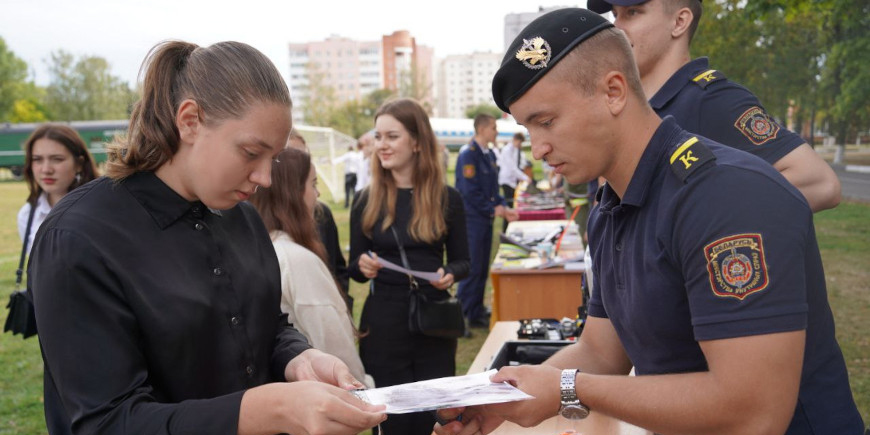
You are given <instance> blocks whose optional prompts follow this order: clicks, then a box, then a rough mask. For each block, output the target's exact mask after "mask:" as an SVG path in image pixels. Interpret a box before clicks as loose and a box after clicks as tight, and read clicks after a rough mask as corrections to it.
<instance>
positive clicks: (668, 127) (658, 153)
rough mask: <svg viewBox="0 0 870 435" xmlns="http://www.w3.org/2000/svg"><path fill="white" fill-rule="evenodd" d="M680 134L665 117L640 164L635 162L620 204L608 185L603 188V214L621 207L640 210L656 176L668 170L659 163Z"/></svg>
mask: <svg viewBox="0 0 870 435" xmlns="http://www.w3.org/2000/svg"><path fill="white" fill-rule="evenodd" d="M682 131H683V130H682V129H680V127H679V126H678V125H677V123H676V121H674V117H672V116H666V117H665V118H664V119H663V120H662V123H661V124H659V127H658V128H657V129H656V131H655V133H653V135H652V138H651V139H650V141H649V143H648V144H647V146H646V148H645V149H644V151H643V154H642V155H641V157H640V161H638V162H637V168H635V170H634V174H632V176H631V181H629V182H628V189H626V191H625V197H624V198H622V199H621V200H620V198H619V197H618V196H617V195H616V192H614V191H613V188H611V187H610V184H609V183H608V184H606V185H605V187H604V189H603V190H604V191H603V192H602V193H601V202H602V204H601V207H602V210H603V211H610V210H612V209H614V208H615V207H617V206H620V205H623V206H625V205H630V206H635V207H641V206H643V205H644V203H645V202H646V198H647V196H648V195H649V191H650V188H651V187H653V185H655V184H656V181H655V179H656V177H657V176H658V174H659V172H660V171H662V170H664V169H666V168H667V165H666V164H663V163H662V162H663V161H664V160H663V159H664V156H665V155H666V154H667V151H668V150H669V149H670V148H672V147H673V145H674V144H675V143H676V141H677V140H678V139H679V137H680V132H682Z"/></svg>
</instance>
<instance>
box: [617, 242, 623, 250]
mask: <svg viewBox="0 0 870 435" xmlns="http://www.w3.org/2000/svg"><path fill="white" fill-rule="evenodd" d="M616 250H617V251H622V243H617V244H616Z"/></svg>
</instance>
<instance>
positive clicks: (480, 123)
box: [474, 113, 495, 133]
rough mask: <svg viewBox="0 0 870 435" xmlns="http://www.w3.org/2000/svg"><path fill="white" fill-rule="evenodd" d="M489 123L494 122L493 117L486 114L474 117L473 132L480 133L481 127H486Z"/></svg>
mask: <svg viewBox="0 0 870 435" xmlns="http://www.w3.org/2000/svg"><path fill="white" fill-rule="evenodd" d="M490 122H495V117H494V116H492V115H490V114H487V113H479V114H478V115H477V116H475V117H474V132H475V133H477V132H478V131H480V129H481V127H486V126H488V125H489V123H490Z"/></svg>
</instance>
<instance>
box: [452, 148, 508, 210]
mask: <svg viewBox="0 0 870 435" xmlns="http://www.w3.org/2000/svg"><path fill="white" fill-rule="evenodd" d="M456 190H458V191H459V193H461V194H462V200H463V202H464V203H465V215H466V218H467V219H468V220H469V221H481V220H485V221H492V219H493V217H495V208H496V207H497V206H499V205H506V203H505V200H504V198H503V197H502V196H501V194H499V191H498V165H497V164H496V162H495V155H494V154H493V153H492V152H491V151H486V152H484V151H483V150H482V149H481V146H480V145H479V144H478V143H477V142H476V141H475V140H474V139H472V140H471V143H470V144H468V146H467V147H463V148H462V151H460V152H459V157H458V158H457V159H456Z"/></svg>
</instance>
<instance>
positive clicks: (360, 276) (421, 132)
mask: <svg viewBox="0 0 870 435" xmlns="http://www.w3.org/2000/svg"><path fill="white" fill-rule="evenodd" d="M374 145H375V147H374V156H373V159H372V168H371V172H372V178H371V184H370V185H369V186H368V187H367V188H366V189H365V190H363V191H361V192H360V193H359V194H358V195H357V198H356V199H355V200H354V202H353V208H352V210H351V217H350V224H351V229H350V238H351V242H350V258H351V263H350V265H349V272H350V276H351V278H353V279H354V280H356V281H359V282H365V281H368V280H371V287H370V288H371V291H370V294H369V297H368V298H367V299H366V302H365V306H364V307H363V313H362V318H361V321H360V332H361V333H363V334H365V335H364V336H363V338H361V339H360V356H361V357H362V361H363V364H364V365H365V368H366V372H367V373H369V374H371V375H372V376H373V377H374V379H375V383H376V384H377V386H378V387H387V386H391V385H397V384H403V383H407V382H415V381H421V380H426V379H433V378H438V377H444V376H453V375H454V374H455V371H456V364H455V355H456V339H455V338H442V337H431V336H426V335H422V334H417V333H412V332H411V330H410V328H409V326H408V311H409V306H410V294H411V289H410V288H409V287H410V285H409V278H408V275H405V274H402V273H399V272H396V271H393V270H387V269H382V266H381V264H380V263H378V258H383V259H385V260H388V261H390V262H392V263H395V264H398V265H403V266H404V267H405V268H407V269H411V270H415V271H421V272H437V273H438V276H439V277H440V278H439V279H438V280H433V281H429V282H426V281H424V280H422V279H416V282H417V283H418V285H419V289H420V291H422V292H423V294H424V295H426V296H427V297H429V298H430V299H446V298H448V297H449V296H450V295H449V293H448V292H447V291H446V290H448V289H449V288H450V287H451V286H452V285H453V284H454V283H455V282H456V281H459V280H461V279H463V278H465V276H467V275H468V271H469V268H470V263H469V257H468V244H467V241H466V235H465V210H464V208H463V205H462V197H461V196H460V195H459V192H457V191H456V190H455V189H453V188H452V187H449V186H447V185H445V184H444V173H443V168H442V166H441V162H440V159H439V154H438V144H437V142H436V139H435V135H434V133H433V132H432V126H431V125H430V124H429V117H428V116H427V115H426V112H425V111H424V110H423V108H422V107H420V105H419V104H418V103H417V102H415V101H413V100H409V99H400V100H394V101H391V102H387V103H385V104H384V105H383V106H381V108H380V109H378V112H377V114H376V115H375V144H374ZM402 250H404V252H405V257H406V258H405V260H406V261H403V259H402V255H401V251H402ZM445 250H446V253H447V264H446V265H445V264H443V262H444V254H445ZM369 252H371V254H369ZM434 423H435V420H434V418H433V417H432V416H431V414H428V413H415V414H404V415H393V416H390V418H389V419H388V420H387V421H386V422H384V423H383V424H382V425H381V427H382V428H383V430H384V433H386V434H409V435H414V434H429V433H431V432H432V426H433V425H434Z"/></svg>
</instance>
